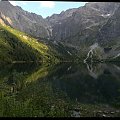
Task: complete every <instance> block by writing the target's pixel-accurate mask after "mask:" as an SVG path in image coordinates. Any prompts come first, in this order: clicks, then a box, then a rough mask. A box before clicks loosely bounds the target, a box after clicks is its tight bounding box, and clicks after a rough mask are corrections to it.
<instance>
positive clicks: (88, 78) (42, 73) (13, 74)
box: [0, 63, 120, 116]
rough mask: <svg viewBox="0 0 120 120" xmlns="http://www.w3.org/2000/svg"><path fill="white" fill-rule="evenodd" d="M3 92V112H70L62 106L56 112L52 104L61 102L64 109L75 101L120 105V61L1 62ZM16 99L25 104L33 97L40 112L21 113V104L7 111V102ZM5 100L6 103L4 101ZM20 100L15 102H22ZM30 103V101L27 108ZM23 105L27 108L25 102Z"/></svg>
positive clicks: (112, 105) (44, 114)
mask: <svg viewBox="0 0 120 120" xmlns="http://www.w3.org/2000/svg"><path fill="white" fill-rule="evenodd" d="M0 95H1V101H2V102H1V105H2V106H4V107H3V108H1V110H0V111H2V112H1V113H0V115H1V116H13V115H15V116H27V115H28V116H30V115H31V116H35V115H36V116H62V115H63V116H67V113H65V111H64V112H63V113H60V111H59V110H58V113H55V114H54V115H53V113H54V112H53V113H51V109H50V108H51V106H59V109H63V108H64V107H66V105H67V104H68V103H69V102H72V105H73V104H74V103H75V104H76V102H77V103H80V104H84V105H89V104H91V105H98V104H103V105H108V106H111V107H115V106H117V107H118V109H119V108H120V107H119V105H120V102H119V101H120V64H118V63H117V64H105V63H100V64H87V63H85V64H72V63H67V64H66V63H62V64H59V65H51V64H46V65H40V64H33V63H29V64H25V63H24V64H12V65H6V66H5V65H1V66H0ZM13 99H14V101H16V102H18V103H19V104H23V103H24V104H25V105H26V104H28V103H29V102H28V101H30V103H29V104H30V105H31V106H34V107H35V108H34V107H32V108H34V109H37V110H38V111H39V112H38V111H37V112H35V113H34V112H33V111H35V110H34V109H33V110H31V111H32V113H30V115H29V114H28V113H21V112H20V108H19V110H18V111H19V113H17V112H16V111H15V110H13V111H12V112H10V111H6V110H5V108H7V109H8V108H9V107H8V106H7V105H8V104H10V105H11V103H9V101H12V100H13ZM6 100H7V101H8V103H7V104H5V103H4V101H6ZM60 101H61V102H60ZM68 101H69V102H68ZM67 102H68V103H67ZM18 103H14V105H12V106H19V105H18ZM12 104H13V103H12ZM61 104H62V105H63V106H62V105H61ZM64 105H65V106H64ZM31 106H29V105H28V108H27V109H29V108H31ZM62 107H63V108H62ZM43 108H44V109H45V110H43ZM9 109H10V108H9ZM13 109H14V107H13ZM21 109H26V108H25V106H24V105H23V108H21ZM56 109H57V108H56ZM64 109H66V108H64ZM40 111H41V113H40ZM43 111H44V112H43ZM56 111H57V110H56ZM89 111H90V110H89ZM3 113H4V114H3ZM48 113H49V114H48ZM38 114H39V115H38ZM86 115H87V114H86ZM68 116H69V115H68Z"/></svg>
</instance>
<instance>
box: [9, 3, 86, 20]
mask: <svg viewBox="0 0 120 120" xmlns="http://www.w3.org/2000/svg"><path fill="white" fill-rule="evenodd" d="M10 3H11V4H13V5H14V6H16V5H18V6H21V7H22V9H24V10H26V11H29V12H33V13H36V14H39V15H42V17H43V18H45V17H47V16H51V15H52V14H54V13H56V14H59V13H61V12H62V11H63V10H67V9H69V8H78V7H80V6H83V5H85V3H86V2H62V1H61V2H60V1H22V2H21V1H10Z"/></svg>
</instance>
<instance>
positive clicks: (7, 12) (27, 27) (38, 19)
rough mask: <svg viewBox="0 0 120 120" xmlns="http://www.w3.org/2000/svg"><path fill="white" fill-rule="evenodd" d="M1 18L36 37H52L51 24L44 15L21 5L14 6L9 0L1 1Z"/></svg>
mask: <svg viewBox="0 0 120 120" xmlns="http://www.w3.org/2000/svg"><path fill="white" fill-rule="evenodd" d="M6 8H7V9H6ZM0 18H1V21H4V22H5V23H6V24H7V25H10V26H11V27H13V28H16V29H19V30H21V31H23V32H26V33H28V34H30V35H33V36H35V37H41V38H48V37H50V32H49V27H50V26H49V25H48V23H47V22H46V21H45V20H44V19H43V18H42V16H40V15H36V14H35V13H29V12H27V11H24V10H23V9H22V8H21V7H19V6H13V5H11V4H10V3H9V2H7V1H0Z"/></svg>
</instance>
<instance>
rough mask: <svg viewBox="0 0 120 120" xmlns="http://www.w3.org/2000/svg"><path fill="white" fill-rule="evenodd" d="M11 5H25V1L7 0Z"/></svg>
mask: <svg viewBox="0 0 120 120" xmlns="http://www.w3.org/2000/svg"><path fill="white" fill-rule="evenodd" d="M9 2H10V3H11V4H12V5H14V6H17V5H20V4H21V5H26V4H27V2H24V1H22V2H21V1H9Z"/></svg>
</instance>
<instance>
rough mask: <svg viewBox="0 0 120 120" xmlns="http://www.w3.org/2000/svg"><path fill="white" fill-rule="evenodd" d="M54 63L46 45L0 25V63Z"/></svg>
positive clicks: (53, 58)
mask: <svg viewBox="0 0 120 120" xmlns="http://www.w3.org/2000/svg"><path fill="white" fill-rule="evenodd" d="M51 60H52V61H53V60H54V61H55V60H57V59H56V58H55V57H54V55H53V54H52V52H51V50H50V49H49V48H48V46H47V45H45V44H43V43H40V42H38V41H37V39H34V38H32V37H30V36H28V35H27V34H25V33H23V32H20V31H18V30H15V29H13V28H11V27H9V26H2V25H0V61H6V62H12V61H51Z"/></svg>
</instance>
